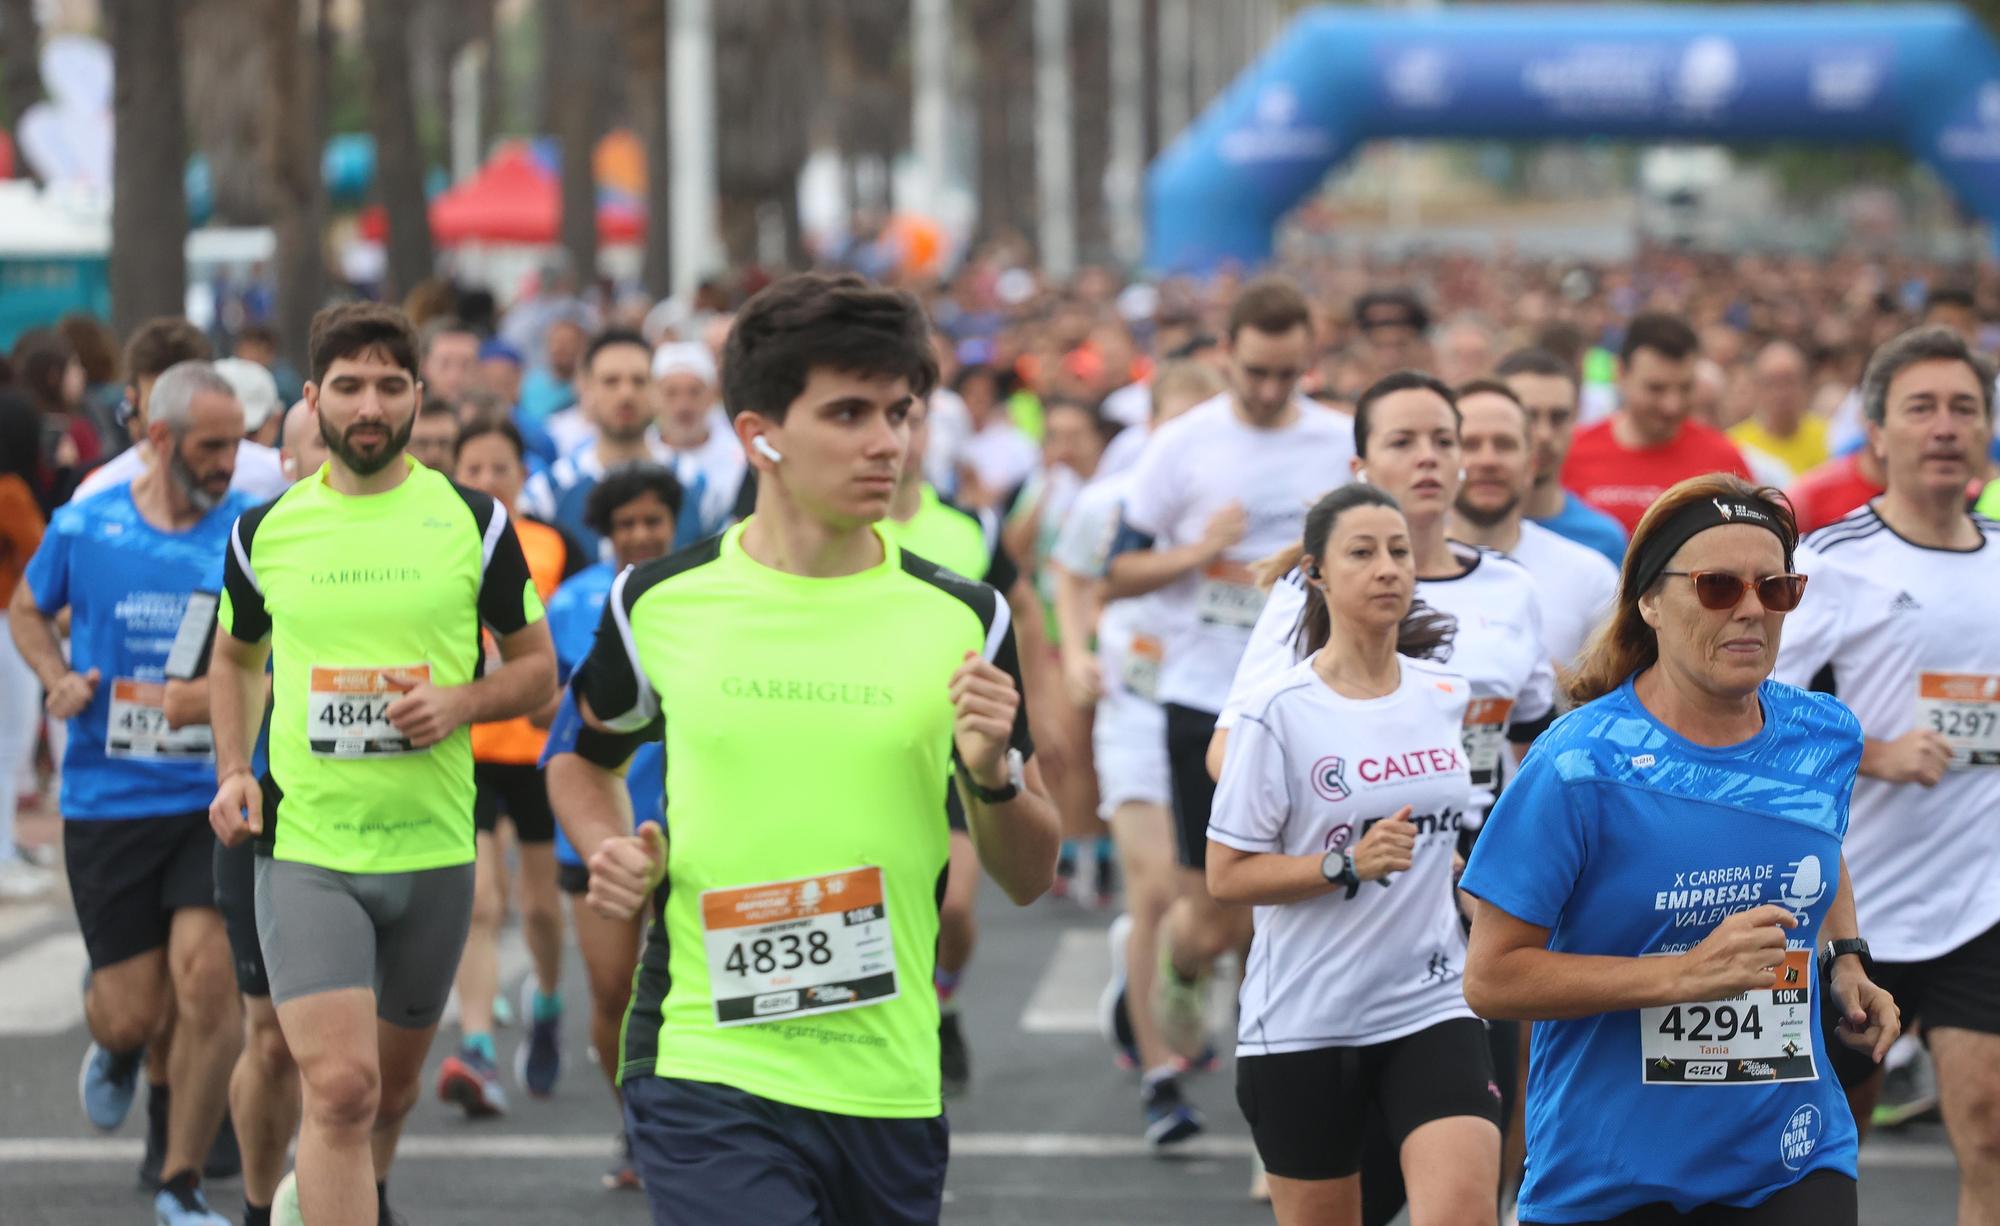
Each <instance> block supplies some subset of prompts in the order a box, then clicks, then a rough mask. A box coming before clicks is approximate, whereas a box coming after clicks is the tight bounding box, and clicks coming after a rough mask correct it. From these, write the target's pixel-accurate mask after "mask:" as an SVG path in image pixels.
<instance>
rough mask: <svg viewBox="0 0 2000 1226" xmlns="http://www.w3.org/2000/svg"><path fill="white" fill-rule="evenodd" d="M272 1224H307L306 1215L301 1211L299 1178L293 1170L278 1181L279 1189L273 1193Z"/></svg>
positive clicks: (285, 1225)
mask: <svg viewBox="0 0 2000 1226" xmlns="http://www.w3.org/2000/svg"><path fill="white" fill-rule="evenodd" d="M271 1226H306V1219H305V1217H304V1216H303V1215H302V1214H300V1213H299V1180H298V1176H297V1175H295V1174H293V1173H292V1172H291V1171H286V1172H285V1177H284V1178H283V1179H281V1180H279V1181H278V1190H277V1191H276V1192H273V1193H272V1194H271Z"/></svg>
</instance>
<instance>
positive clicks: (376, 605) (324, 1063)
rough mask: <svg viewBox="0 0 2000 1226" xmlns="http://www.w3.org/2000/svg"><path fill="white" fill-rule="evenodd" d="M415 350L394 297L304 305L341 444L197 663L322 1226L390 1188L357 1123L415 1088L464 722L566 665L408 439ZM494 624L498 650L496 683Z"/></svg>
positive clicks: (432, 1000) (226, 813)
mask: <svg viewBox="0 0 2000 1226" xmlns="http://www.w3.org/2000/svg"><path fill="white" fill-rule="evenodd" d="M416 349H417V345H416V337H415V335H414V333H413V332H412V330H411V328H410V325H409V321H408V320H407V319H406V318H405V317H404V316H403V315H402V313H401V312H399V311H396V310H394V309H392V308H387V307H381V306H376V305H373V304H367V303H356V304H346V305H342V306H337V307H331V308H328V309H326V310H324V311H321V312H320V313H319V314H318V315H317V316H315V318H314V321H313V329H312V342H311V351H312V376H313V378H312V382H310V383H309V384H307V387H306V399H307V400H308V401H309V402H310V403H311V404H312V406H313V409H314V412H315V413H316V414H317V416H318V418H319V425H320V432H321V435H322V437H323V438H324V439H325V440H326V443H327V447H328V448H329V450H330V451H331V453H332V455H331V458H330V460H329V461H328V464H327V466H326V467H325V468H324V469H322V470H321V471H320V473H319V475H317V476H315V477H312V478H309V479H307V480H305V481H302V482H300V483H299V484H298V485H296V486H294V487H292V489H291V490H290V491H288V492H287V493H286V494H284V495H283V496H281V497H279V498H278V499H277V500H275V501H273V502H270V503H266V504H265V505H263V506H261V507H258V508H256V509H254V510H252V511H249V512H246V513H245V514H244V515H243V516H242V517H241V518H240V519H239V520H238V521H237V524H236V527H235V528H234V529H233V530H232V532H231V534H230V540H229V552H228V556H227V558H226V559H225V571H224V585H223V595H222V601H221V604H220V606H219V611H218V619H219V621H220V627H221V632H220V633H219V634H218V635H217V637H216V644H215V654H214V659H213V661H212V663H211V676H212V682H213V684H212V686H211V692H210V702H211V706H212V708H213V714H214V717H215V729H216V734H217V746H218V748H217V755H216V756H217V762H216V767H217V777H218V779H219V785H218V788H217V791H216V795H215V800H214V802H213V803H212V804H211V805H210V808H209V820H210V823H211V825H212V826H213V827H214V829H215V831H216V834H217V835H218V836H220V837H221V838H222V840H223V841H224V842H225V843H228V844H230V845H232V846H234V845H238V844H240V843H242V842H244V841H246V840H248V839H250V838H252V837H253V836H254V837H256V839H257V845H258V855H257V863H256V910H257V930H258V937H259V943H260V945H261V947H262V949H263V952H264V959H265V963H266V967H267V970H268V972H269V977H270V984H271V1000H272V1003H273V1004H274V1005H275V1007H276V1009H277V1014H278V1022H279V1025H280V1027H281V1028H282V1030H283V1032H284V1036H285V1039H286V1041H287V1043H288V1044H289V1046H290V1048H291V1051H292V1054H293V1056H294V1057H295V1058H296V1059H297V1061H298V1064H299V1074H300V1080H301V1082H302V1084H303V1090H304V1094H303V1124H302V1127H301V1131H300V1137H299V1153H298V1191H299V1203H300V1206H301V1208H302V1209H303V1211H304V1215H305V1216H306V1218H307V1219H308V1220H310V1221H312V1222H313V1223H314V1226H361V1224H367V1223H373V1222H374V1221H376V1220H377V1214H378V1211H379V1207H380V1206H382V1205H383V1204H384V1203H385V1202H386V1200H387V1189H386V1180H387V1176H388V1172H387V1170H386V1169H384V1168H382V1167H380V1166H378V1165H377V1163H376V1162H375V1161H374V1160H373V1159H371V1155H370V1152H369V1149H370V1142H371V1134H375V1133H379V1134H381V1135H380V1136H377V1137H374V1138H373V1139H374V1142H375V1146H376V1152H377V1154H378V1155H379V1154H381V1153H382V1152H383V1149H384V1147H385V1146H387V1147H393V1144H394V1139H395V1137H396V1136H397V1135H398V1134H399V1133H400V1131H401V1127H402V1122H403V1119H404V1117H405V1116H406V1115H407V1114H408V1112H409V1110H410V1108H411V1106H412V1105H414V1103H415V1102H416V1098H417V1095H418V1092H419V1090H418V1078H419V1076H420V1074H421V1072H422V1068H423V1060H424V1055H425V1053H426V1051H427V1050H428V1049H429V1047H430V1041H431V1037H432V1035H433V1034H434V1033H435V1031H436V1028H437V1021H438V1017H439V1016H440V1015H441V1014H442V1013H443V1011H444V1005H445V998H446V996H447V995H448V994H449V989H450V984H451V979H452V974H453V972H454V971H455V970H456V968H457V964H458V956H459V951H460V948H461V947H462V946H463V944H464V940H465V932H466V927H467V923H468V920H469V918H470V913H471V907H472V893H473V875H474V874H473V858H474V852H473V821H472V810H473V797H474V790H475V789H474V782H473V773H472V750H471V738H470V735H469V733H468V732H467V731H466V728H467V726H468V725H470V724H474V723H482V722H491V721H494V720H498V719H506V718H511V717H513V716H515V715H518V714H522V713H524V712H527V711H530V710H533V709H535V708H536V707H538V706H540V705H541V704H542V703H543V702H545V701H546V700H547V698H548V695H549V694H550V692H551V688H552V685H553V682H554V675H555V669H554V665H553V661H552V654H553V653H552V652H551V650H550V648H549V643H548V632H547V630H546V628H544V627H542V626H541V624H540V623H541V602H540V601H539V599H538V598H537V597H536V595H535V592H534V588H533V583H532V580H531V578H530V576H529V573H528V567H527V562H526V560H525V558H524V557H523V556H522V553H521V547H520V544H519V542H518V540H517V539H516V538H515V535H514V532H513V529H512V527H511V526H510V525H509V523H508V519H507V515H506V512H505V510H504V509H502V508H500V507H499V506H498V504H496V503H494V502H493V500H492V499H490V498H488V497H486V496H485V495H481V494H475V493H472V492H470V491H464V490H460V489H458V488H457V487H454V486H453V485H451V484H450V483H449V482H448V481H446V480H445V479H444V478H443V477H441V476H439V475H437V474H436V473H433V472H431V471H430V470H428V469H425V468H424V467H423V466H421V465H418V464H416V463H415V462H414V461H412V460H410V459H409V458H408V457H407V455H406V454H405V452H404V447H405V446H406V444H407V443H408V440H409V436H410V427H411V425H412V422H413V420H414V418H415V416H416V411H417V404H418V402H419V398H420V396H421V390H422V389H421V385H420V384H419V383H418V382H417V378H416V365H417V362H416ZM482 623H483V624H484V625H485V626H486V627H487V628H488V629H490V630H492V631H493V632H494V634H495V637H496V638H497V640H498V644H499V653H500V657H501V663H500V665H499V667H498V668H495V669H492V670H490V671H486V672H485V674H484V675H481V663H482V661H481V658H480V650H479V635H478V630H479V627H480V625H481V624H482ZM267 656H269V657H270V658H271V659H272V660H273V662H274V667H275V672H274V675H273V681H272V707H271V712H272V714H271V728H272V731H271V753H270V757H271V762H270V771H269V773H268V775H267V776H265V778H264V780H263V781H262V784H261V785H260V782H259V780H258V779H257V777H256V776H255V775H254V774H253V773H252V771H251V768H250V761H249V754H250V750H251V744H252V739H253V735H254V733H255V730H256V721H255V719H254V718H253V715H254V713H255V711H256V710H257V709H258V703H259V701H260V696H261V694H262V687H263V685H264V681H263V678H262V676H261V674H262V672H263V668H264V662H265V659H266V657H267ZM391 694H394V695H397V696H396V697H393V698H392V697H390V696H389V695H391ZM280 897H282V898H283V899H284V900H285V902H284V905H283V906H282V907H281V906H278V905H277V899H278V898H280ZM377 1019H379V1024H377ZM371 1185H373V1186H371Z"/></svg>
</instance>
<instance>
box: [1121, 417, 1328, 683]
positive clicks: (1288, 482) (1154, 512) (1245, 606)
mask: <svg viewBox="0 0 2000 1226" xmlns="http://www.w3.org/2000/svg"><path fill="white" fill-rule="evenodd" d="M1297 404H1298V411H1299V415H1298V420H1296V421H1295V422H1293V423H1292V424H1291V425H1289V426H1285V427H1283V428H1282V429H1276V430H1260V429H1258V428H1256V427H1254V426H1251V425H1249V424H1247V423H1245V422H1244V421H1243V420H1242V419H1241V418H1240V417H1238V416H1237V414H1236V409H1235V407H1234V404H1233V398H1232V397H1231V396H1230V395H1229V394H1227V393H1224V394H1222V395H1220V396H1216V397H1214V398H1213V399H1210V400H1206V401H1203V402H1202V403H1201V404H1199V405H1196V406H1195V407H1194V408H1192V409H1190V410H1188V411H1187V412H1186V413H1184V414H1182V415H1181V416H1179V417H1176V418H1174V419H1173V420H1172V421H1170V422H1168V423H1167V424H1165V425H1163V426H1161V427H1160V428H1159V429H1158V430H1155V431H1154V432H1153V437H1152V439H1151V440H1150V441H1149V442H1148V443H1147V444H1146V450H1145V452H1144V454H1142V455H1141V456H1140V457H1139V464H1138V467H1137V468H1136V469H1135V470H1134V474H1133V483H1132V489H1131V493H1130V494H1128V495H1127V497H1126V499H1125V522H1126V524H1128V525H1129V526H1130V527H1132V528H1133V529H1134V530H1135V531H1138V532H1142V533H1144V534H1145V535H1147V536H1150V537H1152V538H1153V540H1154V542H1155V544H1156V545H1157V546H1158V547H1159V548H1161V549H1176V548H1179V547H1180V546H1183V545H1187V544H1190V543H1192V542H1194V541H1197V540H1199V539H1201V535H1202V533H1203V531H1204V530H1205V529H1206V528H1207V527H1208V521H1209V520H1210V519H1211V518H1213V517H1214V516H1215V513H1216V512H1218V511H1220V510H1221V509H1222V508H1223V507H1225V506H1227V505H1228V504H1229V503H1232V502H1236V503H1241V504H1242V506H1243V509H1244V512H1245V514H1246V517H1247V520H1248V526H1247V528H1246V529H1245V531H1244V535H1243V539H1242V540H1240V541H1238V542H1236V544H1234V545H1231V546H1230V547H1229V549H1228V550H1227V551H1226V552H1225V553H1224V555H1223V557H1222V558H1220V559H1219V560H1217V561H1216V562H1215V563H1214V564H1212V565H1210V566H1209V567H1208V568H1206V570H1205V571H1203V572H1202V573H1199V574H1189V575H1183V576H1182V577H1181V578H1179V579H1177V580H1175V581H1174V582H1172V583H1170V584H1168V585H1167V586H1165V587H1163V588H1161V589H1160V591H1159V595H1160V597H1161V606H1162V608H1164V609H1165V610H1166V611H1167V619H1168V620H1167V623H1166V630H1167V659H1166V664H1165V667H1164V669H1163V670H1162V673H1161V677H1160V701H1161V702H1163V703H1178V704H1180V705H1181V706H1184V707H1192V708H1194V709H1195V710H1198V711H1218V710H1221V708H1222V702H1223V699H1224V698H1226V697H1227V696H1228V694H1229V681H1230V678H1231V677H1233V676H1235V675H1236V661H1237V659H1238V658H1239V657H1240V656H1241V655H1242V654H1243V648H1244V646H1245V645H1246V644H1248V643H1249V641H1250V629H1251V627H1252V626H1254V625H1256V623H1257V613H1258V610H1259V608H1260V607H1261V606H1262V604H1263V600H1264V597H1263V593H1261V592H1259V591H1258V590H1257V587H1256V585H1255V584H1254V583H1252V582H1251V579H1250V572H1249V570H1248V564H1249V563H1251V562H1255V561H1257V560H1258V559H1260V558H1264V557H1268V556H1270V555H1271V554H1273V553H1275V552H1277V551H1278V550H1279V549H1282V548H1284V547H1285V546H1287V545H1291V544H1293V543H1295V542H1297V540H1298V539H1299V534H1300V532H1302V531H1303V530H1304V528H1305V518H1306V511H1307V510H1308V509H1310V508H1311V506H1312V504H1313V503H1314V502H1316V501H1318V499H1319V497H1320V496H1321V495H1322V494H1325V493H1326V492H1327V491H1328V490H1330V489H1333V488H1334V487H1336V486H1341V485H1345V484H1347V482H1348V481H1349V479H1350V470H1349V462H1350V461H1351V460H1353V458H1354V423H1353V422H1352V421H1351V420H1349V419H1348V418H1346V417H1342V416H1341V415H1340V414H1338V413H1334V412H1332V411H1330V410H1328V409H1324V408H1321V407H1320V406H1319V405H1317V404H1314V403H1313V402H1312V401H1310V400H1303V399H1302V400H1299V401H1298V402H1297Z"/></svg>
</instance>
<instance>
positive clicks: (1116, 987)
mask: <svg viewBox="0 0 2000 1226" xmlns="http://www.w3.org/2000/svg"><path fill="white" fill-rule="evenodd" d="M1104 939H1105V942H1106V943H1107V944H1109V945H1110V947H1111V978H1110V979H1108V980H1106V981H1105V983H1104V991H1103V992H1101V993H1099V994H1098V997H1097V1031H1098V1033H1099V1034H1101V1035H1103V1036H1104V1041H1105V1042H1107V1043H1109V1044H1111V1049H1112V1061H1113V1063H1115V1064H1116V1065H1117V1066H1118V1067H1119V1069H1120V1070H1121V1071H1123V1072H1128V1073H1129V1072H1131V1071H1132V1070H1133V1069H1135V1068H1138V1067H1139V1048H1138V1043H1137V1040H1136V1039H1135V1037H1134V1035H1133V1034H1132V1015H1131V1013H1129V1012H1128V1011H1127V1006H1128V1002H1127V1000H1126V997H1125V984H1126V978H1125V950H1126V949H1127V947H1128V946H1129V944H1130V942H1131V939H1132V916H1131V913H1130V912H1124V913H1121V914H1120V915H1119V916H1118V918H1117V919H1114V920H1112V921H1111V927H1110V928H1108V929H1107V930H1106V931H1105V934H1104Z"/></svg>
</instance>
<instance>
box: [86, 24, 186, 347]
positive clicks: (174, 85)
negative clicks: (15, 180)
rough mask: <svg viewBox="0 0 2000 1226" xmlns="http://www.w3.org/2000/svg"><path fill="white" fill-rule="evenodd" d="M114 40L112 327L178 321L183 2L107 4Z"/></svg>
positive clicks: (182, 278)
mask: <svg viewBox="0 0 2000 1226" xmlns="http://www.w3.org/2000/svg"><path fill="white" fill-rule="evenodd" d="M104 15H105V17H106V19H107V24H108V25H109V27H110V31H111V61H112V70H113V72H114V73H116V83H115V84H114V86H113V93H112V103H111V106H112V125H113V131H114V133H115V136H114V140H115V142H116V146H115V147H116V150H117V152H116V155H115V157H114V158H113V162H112V172H111V173H112V202H111V326H112V327H113V328H115V329H117V330H118V331H119V332H120V333H128V332H130V331H132V330H133V329H134V328H137V327H138V326H139V325H140V324H141V323H143V322H145V321H146V320H147V319H149V318H151V317H152V316H155V315H178V314H180V313H181V312H182V311H183V310H184V309H185V300H186V297H187V261H186V259H185V257H184V255H183V249H184V244H185V243H186V240H187V228H188V221H187V197H186V194H185V193H184V192H183V191H182V189H181V176H182V173H183V168H184V167H185V166H186V165H187V132H186V128H185V124H184V122H183V119H182V106H181V5H180V0H106V3H105V10H104Z"/></svg>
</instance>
